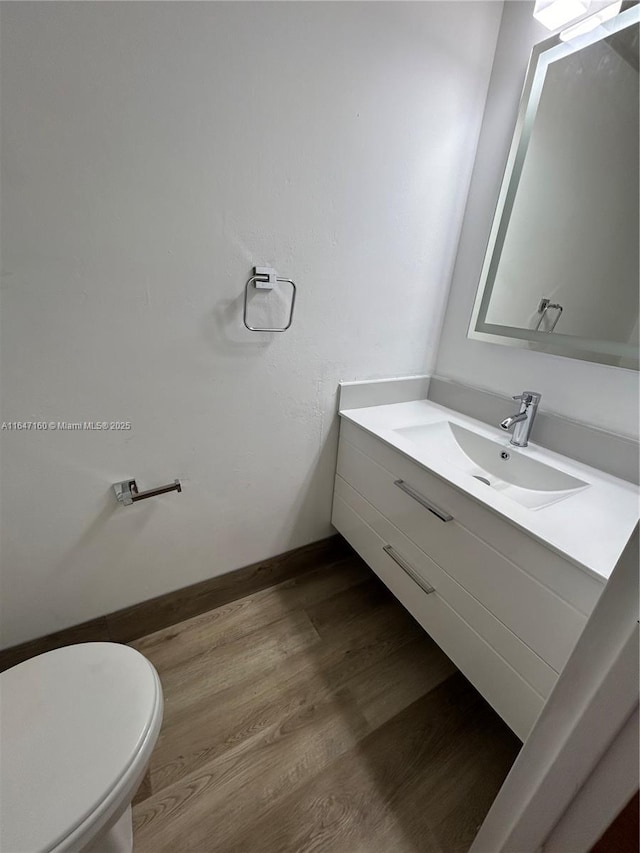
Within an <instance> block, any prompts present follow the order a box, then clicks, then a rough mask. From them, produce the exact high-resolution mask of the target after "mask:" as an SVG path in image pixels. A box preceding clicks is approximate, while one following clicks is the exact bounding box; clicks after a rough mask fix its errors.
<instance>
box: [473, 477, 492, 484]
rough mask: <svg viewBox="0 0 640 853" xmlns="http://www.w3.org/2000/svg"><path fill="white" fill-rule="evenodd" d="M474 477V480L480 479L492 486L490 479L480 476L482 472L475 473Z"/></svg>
mask: <svg viewBox="0 0 640 853" xmlns="http://www.w3.org/2000/svg"><path fill="white" fill-rule="evenodd" d="M473 479H474V480H480V482H481V483H484V484H485V485H487V486H490V485H491V483H490V482H489V480H487V478H486V477H481V476H480V474H474V475H473Z"/></svg>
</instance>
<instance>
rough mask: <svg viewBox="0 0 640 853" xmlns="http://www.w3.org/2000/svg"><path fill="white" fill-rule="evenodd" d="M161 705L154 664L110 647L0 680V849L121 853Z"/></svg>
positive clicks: (83, 648) (36, 662)
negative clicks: (132, 803) (133, 801)
mask: <svg viewBox="0 0 640 853" xmlns="http://www.w3.org/2000/svg"><path fill="white" fill-rule="evenodd" d="M162 708H163V701H162V688H161V686H160V679H159V678H158V674H157V672H156V671H155V669H154V667H153V666H152V665H151V663H149V661H148V660H147V659H146V658H145V657H143V656H142V655H141V654H140V653H139V652H137V651H135V650H134V649H130V648H129V647H128V646H121V645H118V644H116V643H82V644H79V645H75V646H66V647H65V648H62V649H56V650H55V651H52V652H47V653H46V654H43V655H39V656H38V657H35V658H32V659H31V660H28V661H25V662H24V663H21V664H18V666H14V667H13V668H12V669H9V670H7V671H6V672H4V673H2V674H0V853H44V851H48V853H49V851H55V853H63V851H64V853H70V851H73V853H80V851H82V853H131V850H132V849H133V843H132V826H131V800H132V798H133V796H134V795H135V792H136V790H137V788H138V786H139V785H140V782H141V781H142V779H143V777H144V774H145V772H146V769H147V765H148V763H149V758H150V757H151V751H152V750H153V747H154V745H155V742H156V740H157V738H158V734H159V732H160V725H161V723H162Z"/></svg>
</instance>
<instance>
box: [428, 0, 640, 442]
mask: <svg viewBox="0 0 640 853" xmlns="http://www.w3.org/2000/svg"><path fill="white" fill-rule="evenodd" d="M533 6H534V4H533V3H532V2H520V0H507V2H506V3H505V7H504V14H503V17H502V24H501V28H500V34H499V37H498V44H497V47H496V57H495V62H494V67H493V71H492V75H491V83H490V87H489V93H488V96H487V108H486V111H485V116H484V120H483V125H482V131H481V135H480V139H479V142H478V154H477V157H476V163H475V166H474V171H473V178H472V182H471V186H470V191H469V198H468V202H467V209H466V212H465V218H464V224H463V229H462V234H461V239H460V244H459V246H458V255H457V260H456V266H455V271H454V275H453V281H452V285H451V291H450V294H449V302H448V305H447V310H446V315H445V320H444V325H443V329H442V335H441V338H440V347H439V350H438V357H437V361H436V369H435V373H436V374H438V375H439V376H442V377H445V378H448V379H454V380H458V381H461V382H465V383H467V384H470V385H475V386H477V387H479V388H483V389H486V390H489V391H494V392H498V393H501V394H510V393H517V392H519V391H521V390H522V389H525V388H526V389H529V390H531V389H533V390H536V391H540V392H541V393H542V396H543V400H542V406H543V408H545V409H546V410H547V411H550V412H553V413H556V414H560V415H564V416H566V417H570V418H573V419H575V420H581V421H584V422H586V423H589V424H592V425H594V426H597V427H600V428H603V429H607V430H611V431H614V432H618V433H621V434H623V435H627V436H631V437H634V438H635V437H637V436H638V432H639V429H638V427H639V424H638V405H639V395H638V374H637V372H635V371H632V370H623V369H620V368H617V367H610V366H605V365H599V364H592V363H590V362H586V361H577V360H574V359H569V358H564V357H560V356H554V355H549V354H546V353H539V352H532V351H530V350H527V349H516V348H511V347H504V346H499V345H496V344H489V343H484V342H480V341H474V340H469V339H468V338H467V329H468V325H469V319H470V317H471V311H472V308H473V302H474V298H475V294H476V289H477V286H478V282H479V279H480V271H481V267H482V261H483V257H484V252H485V248H486V245H487V240H488V237H489V231H490V228H491V221H492V217H493V211H494V209H495V204H496V201H497V197H498V192H499V189H500V183H501V180H502V175H503V171H504V166H505V162H506V158H507V154H508V150H509V146H510V143H511V138H512V134H513V128H514V126H515V120H516V115H517V111H518V104H519V100H520V94H521V90H522V84H523V82H524V77H525V73H526V68H527V62H528V59H529V55H530V52H531V47H532V46H533V45H534V44H535V43H537V42H539V41H541V40H543V39H545V38H547V37H548V36H549V35H550V34H549V32H548V31H547V30H545V29H544V28H543V27H541V26H540V25H539V24H537V22H536V21H534V19H533V17H532V11H533ZM542 295H545V294H542Z"/></svg>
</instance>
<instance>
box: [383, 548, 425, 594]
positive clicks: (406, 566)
mask: <svg viewBox="0 0 640 853" xmlns="http://www.w3.org/2000/svg"><path fill="white" fill-rule="evenodd" d="M382 550H383V551H384V552H385V554H388V555H389V556H390V557H391V559H392V560H393V561H394V563H397V564H398V565H399V566H400V568H401V569H402V571H403V572H405V573H406V574H408V575H409V577H410V578H411V580H412V581H415V583H417V584H418V586H419V587H420V589H422V590H424V592H426V593H427V595H430V594H431V593H432V592H435V589H434V587H432V586H431V584H430V583H428V582H427V581H426V580H424V579H423V578H421V577H420V575H419V574H418V573H417V572H416V570H415V569H414V568H413V567H412V566H410V565H409V563H407V561H406V560H405V559H404V558H403V557H401V556H400V554H398V552H397V551H396V550H395V548H394V547H393V546H392V545H383V546H382Z"/></svg>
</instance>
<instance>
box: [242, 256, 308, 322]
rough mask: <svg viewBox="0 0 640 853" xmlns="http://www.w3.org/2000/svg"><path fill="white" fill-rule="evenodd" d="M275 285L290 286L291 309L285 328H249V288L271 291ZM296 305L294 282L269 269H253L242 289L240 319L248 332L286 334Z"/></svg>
mask: <svg viewBox="0 0 640 853" xmlns="http://www.w3.org/2000/svg"><path fill="white" fill-rule="evenodd" d="M276 284H290V285H291V308H290V309H289V319H288V320H287V324H286V326H282V327H280V328H275V329H272V328H267V327H265V326H251V325H250V324H249V322H248V319H247V318H248V304H249V290H250V289H251V286H252V285H253V287H254V288H255V289H256V290H273V288H274V286H275V285H276ZM295 304H296V285H295V282H294V281H293V280H292V279H290V278H281V277H280V276H279V275H278V274H277V272H276V271H275V270H274V269H271V268H270V267H254V268H253V275H252V276H251V278H250V279H249V280H248V281H247V283H246V284H245V287H244V311H243V315H242V319H243V322H244V325H245V326H246V328H247V329H248V330H249V331H250V332H286V331H287V329H288V328H290V326H291V324H292V323H293V309H294V308H295Z"/></svg>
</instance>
